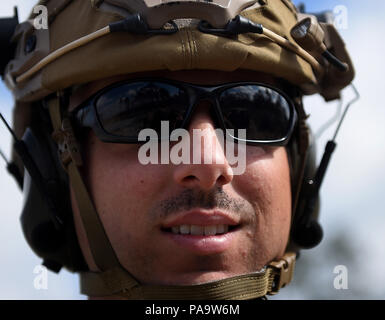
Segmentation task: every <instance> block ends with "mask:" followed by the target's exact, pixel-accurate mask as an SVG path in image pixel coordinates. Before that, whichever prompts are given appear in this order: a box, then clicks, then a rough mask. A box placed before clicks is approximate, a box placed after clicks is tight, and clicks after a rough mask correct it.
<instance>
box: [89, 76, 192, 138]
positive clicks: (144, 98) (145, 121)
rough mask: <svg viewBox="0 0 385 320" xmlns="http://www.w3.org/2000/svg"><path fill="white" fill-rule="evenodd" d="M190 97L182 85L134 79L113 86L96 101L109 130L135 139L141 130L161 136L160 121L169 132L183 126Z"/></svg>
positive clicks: (101, 117)
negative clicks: (180, 86)
mask: <svg viewBox="0 0 385 320" xmlns="http://www.w3.org/2000/svg"><path fill="white" fill-rule="evenodd" d="M187 108H188V97H187V94H186V93H185V91H184V90H183V89H181V88H178V87H176V86H173V85H171V84H167V83H159V82H148V81H143V82H135V83H129V84H125V85H121V86H119V87H115V88H112V89H110V90H108V91H107V92H105V93H104V94H102V95H101V96H100V97H99V98H98V99H97V101H96V111H97V115H98V118H99V121H100V123H101V125H102V127H103V128H104V130H105V131H106V132H108V133H109V134H113V135H116V136H121V137H132V138H136V137H137V136H138V134H139V132H140V131H141V130H142V129H147V128H151V129H154V130H156V132H157V133H158V135H160V132H161V131H160V128H161V121H169V126H170V131H171V130H173V129H175V128H178V127H180V126H181V125H182V122H183V119H184V116H185V114H186V112H187Z"/></svg>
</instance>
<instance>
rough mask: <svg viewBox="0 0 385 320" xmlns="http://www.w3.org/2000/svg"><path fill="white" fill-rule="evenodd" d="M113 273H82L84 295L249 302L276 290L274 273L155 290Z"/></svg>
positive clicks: (161, 287) (158, 287)
mask: <svg viewBox="0 0 385 320" xmlns="http://www.w3.org/2000/svg"><path fill="white" fill-rule="evenodd" d="M111 275H112V274H111V273H108V272H106V273H89V272H88V273H81V274H80V280H81V282H80V284H81V292H82V293H83V294H86V295H88V296H92V297H101V296H111V295H115V296H116V297H121V298H126V299H146V300H230V299H231V300H246V299H254V298H259V297H263V296H265V295H266V294H267V293H268V292H269V291H270V290H271V287H272V283H273V273H272V269H265V270H264V271H263V272H258V273H252V274H245V275H240V276H236V277H232V278H227V279H223V280H219V281H214V282H209V283H203V284H197V285H189V286H171V285H168V286H153V285H151V286H150V285H143V286H139V285H133V284H132V283H126V282H121V283H118V282H117V281H116V280H117V278H116V276H115V275H114V277H113V280H112V279H111Z"/></svg>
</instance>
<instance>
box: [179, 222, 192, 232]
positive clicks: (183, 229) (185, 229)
mask: <svg viewBox="0 0 385 320" xmlns="http://www.w3.org/2000/svg"><path fill="white" fill-rule="evenodd" d="M180 233H181V234H189V233H190V226H189V225H187V224H183V225H181V226H180Z"/></svg>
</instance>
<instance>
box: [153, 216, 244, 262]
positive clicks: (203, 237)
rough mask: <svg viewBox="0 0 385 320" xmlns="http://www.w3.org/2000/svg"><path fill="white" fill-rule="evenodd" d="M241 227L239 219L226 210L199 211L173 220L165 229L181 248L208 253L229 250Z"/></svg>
mask: <svg viewBox="0 0 385 320" xmlns="http://www.w3.org/2000/svg"><path fill="white" fill-rule="evenodd" d="M238 227H239V219H236V218H234V217H232V215H230V214H227V213H224V212H222V211H204V210H195V211H190V212H187V213H185V214H181V215H179V216H177V217H174V218H172V219H170V220H169V221H166V222H164V223H163V224H162V227H161V230H162V231H163V234H164V235H165V236H166V238H167V239H169V240H170V241H171V243H172V244H174V245H176V246H177V248H180V249H183V250H188V251H190V252H192V253H194V254H199V255H202V254H203V255H207V254H216V253H221V252H224V251H225V250H227V249H228V248H229V247H230V246H231V244H232V243H233V241H234V240H235V237H236V234H237V232H234V231H237V229H238Z"/></svg>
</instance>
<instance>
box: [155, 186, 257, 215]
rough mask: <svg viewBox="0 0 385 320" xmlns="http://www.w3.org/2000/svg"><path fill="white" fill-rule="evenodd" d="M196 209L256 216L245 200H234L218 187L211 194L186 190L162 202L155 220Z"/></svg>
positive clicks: (156, 210)
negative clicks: (219, 210)
mask: <svg viewBox="0 0 385 320" xmlns="http://www.w3.org/2000/svg"><path fill="white" fill-rule="evenodd" d="M194 208H201V209H222V210H224V211H227V212H230V213H232V214H233V215H237V216H240V215H241V214H243V215H244V214H247V215H252V216H254V214H255V212H254V208H253V206H252V205H251V204H250V203H249V202H248V201H246V200H244V199H234V198H232V197H230V196H229V195H228V194H226V192H225V191H224V190H223V188H222V187H217V188H216V189H213V190H211V191H209V192H207V191H202V190H197V189H189V188H188V189H184V190H183V191H181V192H180V193H179V194H177V195H175V196H172V197H170V198H168V199H165V200H162V201H161V202H160V203H159V204H158V205H157V206H156V208H155V209H154V210H152V216H153V218H158V219H159V218H160V219H165V218H167V217H168V216H170V215H173V214H176V213H178V212H181V211H188V210H191V209H194Z"/></svg>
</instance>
